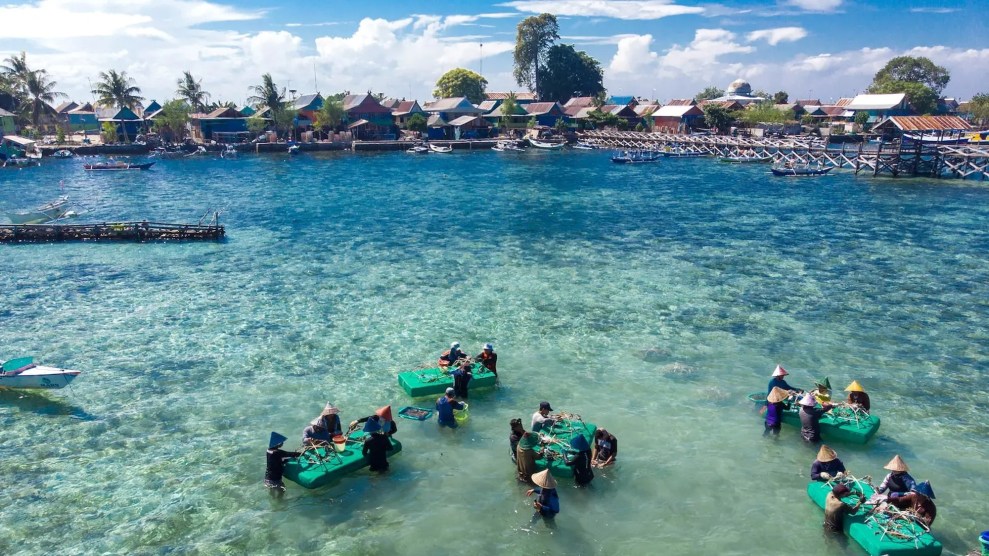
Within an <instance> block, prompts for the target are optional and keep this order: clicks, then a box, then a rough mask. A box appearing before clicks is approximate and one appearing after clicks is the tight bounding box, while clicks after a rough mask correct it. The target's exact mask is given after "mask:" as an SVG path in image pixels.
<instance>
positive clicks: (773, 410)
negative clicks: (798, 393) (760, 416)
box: [762, 386, 790, 436]
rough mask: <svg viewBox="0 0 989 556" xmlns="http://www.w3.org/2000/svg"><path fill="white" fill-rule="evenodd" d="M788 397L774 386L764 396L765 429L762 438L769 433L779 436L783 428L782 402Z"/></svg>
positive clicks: (786, 393) (785, 392) (783, 405)
mask: <svg viewBox="0 0 989 556" xmlns="http://www.w3.org/2000/svg"><path fill="white" fill-rule="evenodd" d="M788 397H790V393H789V392H787V391H786V390H784V389H782V388H780V387H779V386H774V387H773V389H772V391H770V392H769V395H768V396H766V429H765V430H764V431H763V432H762V435H763V436H766V435H768V434H769V433H770V432H772V433H773V434H774V435H777V436H779V433H780V428H782V426H783V411H785V404H784V403H783V401H784V400H786V399H787V398H788Z"/></svg>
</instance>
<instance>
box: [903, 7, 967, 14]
mask: <svg viewBox="0 0 989 556" xmlns="http://www.w3.org/2000/svg"><path fill="white" fill-rule="evenodd" d="M910 11H911V12H912V13H915V14H950V13H955V12H957V11H958V8H910Z"/></svg>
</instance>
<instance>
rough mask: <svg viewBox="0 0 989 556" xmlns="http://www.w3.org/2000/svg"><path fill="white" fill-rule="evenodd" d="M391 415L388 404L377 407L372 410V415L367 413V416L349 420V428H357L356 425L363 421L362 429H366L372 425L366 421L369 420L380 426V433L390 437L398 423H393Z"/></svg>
mask: <svg viewBox="0 0 989 556" xmlns="http://www.w3.org/2000/svg"><path fill="white" fill-rule="evenodd" d="M391 417H392V416H391V406H390V405H386V406H384V407H379V408H378V409H377V410H376V411H375V412H374V415H368V416H367V417H361V418H360V419H357V420H355V421H351V422H350V430H351V431H354V430H357V425H359V424H361V423H364V430H365V431H367V429H368V427H370V426H372V425H370V424H368V423H369V422H370V421H374V422H375V423H376V424H377V425H378V426H379V427H381V433H382V434H384V435H385V436H387V437H389V438H390V437H391V436H392V435H393V434H395V433H396V432H398V425H396V424H395V420H394V419H392V418H391Z"/></svg>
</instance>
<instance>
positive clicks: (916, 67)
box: [869, 56, 951, 96]
mask: <svg viewBox="0 0 989 556" xmlns="http://www.w3.org/2000/svg"><path fill="white" fill-rule="evenodd" d="M948 81H951V72H949V71H948V70H947V68H944V67H943V66H939V65H937V64H935V63H934V62H932V61H931V60H930V58H926V57H924V56H917V57H914V56H897V57H896V58H893V59H892V60H890V61H889V62H887V63H886V65H885V66H883V69H881V70H879V71H878V72H876V75H875V77H873V78H872V85H871V86H870V87H869V92H870V93H879V92H881V91H879V90H878V89H884V90H888V89H889V87H888V86H885V84H887V83H890V82H904V83H920V84H921V85H924V86H925V87H927V88H928V89H930V90H931V91H933V92H934V95H935V96H940V95H941V92H942V91H943V90H944V87H945V86H946V85H947V84H948ZM874 89H875V90H874ZM896 92H902V91H896Z"/></svg>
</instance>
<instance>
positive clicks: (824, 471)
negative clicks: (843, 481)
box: [810, 444, 845, 482]
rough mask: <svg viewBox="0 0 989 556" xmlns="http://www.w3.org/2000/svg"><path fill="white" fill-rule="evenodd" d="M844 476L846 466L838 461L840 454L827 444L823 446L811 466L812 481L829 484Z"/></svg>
mask: <svg viewBox="0 0 989 556" xmlns="http://www.w3.org/2000/svg"><path fill="white" fill-rule="evenodd" d="M844 476H845V464H844V463H842V462H841V460H840V459H838V452H835V451H834V450H832V449H831V447H830V446H828V445H827V444H821V449H820V450H818V451H817V459H815V460H814V463H812V464H810V480H812V481H822V482H827V481H830V480H831V479H840V478H842V477H844Z"/></svg>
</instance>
